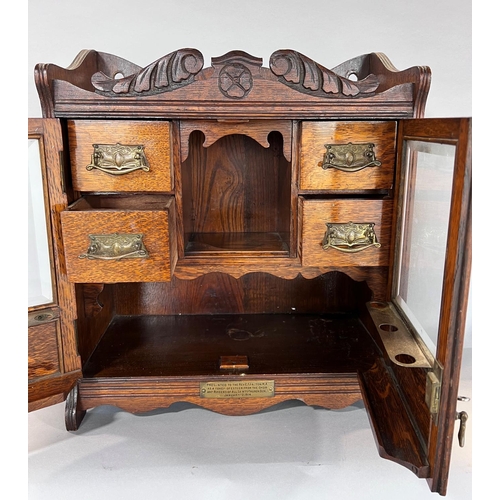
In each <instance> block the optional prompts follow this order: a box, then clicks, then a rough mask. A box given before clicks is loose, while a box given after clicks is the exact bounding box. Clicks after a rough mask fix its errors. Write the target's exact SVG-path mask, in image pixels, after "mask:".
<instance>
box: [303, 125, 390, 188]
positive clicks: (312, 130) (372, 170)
mask: <svg viewBox="0 0 500 500" xmlns="http://www.w3.org/2000/svg"><path fill="white" fill-rule="evenodd" d="M349 142H352V143H353V144H364V143H372V144H374V148H373V151H374V153H375V157H376V159H377V160H378V161H380V162H382V165H381V166H379V167H367V168H364V169H363V170H359V171H357V172H344V171H341V170H337V169H334V168H328V169H323V168H322V164H323V157H324V154H325V152H326V148H325V144H347V143H349ZM395 147H396V122H394V121H390V122H331V121H329V122H318V121H313V122H303V123H302V138H301V152H300V190H301V191H310V190H313V191H316V190H318V191H322V190H358V189H391V188H392V185H393V182H394V162H395Z"/></svg>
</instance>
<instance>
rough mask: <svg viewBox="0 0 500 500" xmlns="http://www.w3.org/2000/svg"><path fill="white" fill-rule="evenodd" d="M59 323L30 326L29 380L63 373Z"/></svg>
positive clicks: (52, 322)
mask: <svg viewBox="0 0 500 500" xmlns="http://www.w3.org/2000/svg"><path fill="white" fill-rule="evenodd" d="M58 325H59V321H58V320H56V321H51V322H49V323H44V324H40V325H37V326H28V379H29V380H31V379H34V378H36V377H43V376H46V375H52V374H54V373H59V372H60V371H61V368H60V365H59V349H58V343H57V329H58Z"/></svg>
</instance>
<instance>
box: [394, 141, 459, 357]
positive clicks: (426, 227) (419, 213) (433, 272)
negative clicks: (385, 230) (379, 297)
mask: <svg viewBox="0 0 500 500" xmlns="http://www.w3.org/2000/svg"><path fill="white" fill-rule="evenodd" d="M404 152H405V158H404V160H403V172H402V186H401V188H402V204H401V207H402V213H401V214H400V222H399V231H398V245H399V246H398V248H397V253H396V257H397V267H396V281H395V284H396V286H395V290H394V297H393V298H394V301H395V302H396V303H397V304H398V305H399V307H400V308H401V310H402V312H403V313H404V315H406V316H407V318H408V320H409V321H410V322H411V323H412V324H413V326H414V327H415V329H416V331H417V333H418V334H419V335H420V337H421V338H422V340H423V341H424V343H425V344H426V346H427V348H428V349H429V350H430V352H431V353H432V354H433V355H434V356H435V355H436V345H437V338H438V329H439V317H440V310H441V297H442V290H443V275H444V266H445V257H446V245H447V239H448V225H449V218H450V206H451V193H452V187H453V171H454V164H455V146H453V145H449V144H439V143H431V142H423V141H414V140H409V141H406V142H405V147H404Z"/></svg>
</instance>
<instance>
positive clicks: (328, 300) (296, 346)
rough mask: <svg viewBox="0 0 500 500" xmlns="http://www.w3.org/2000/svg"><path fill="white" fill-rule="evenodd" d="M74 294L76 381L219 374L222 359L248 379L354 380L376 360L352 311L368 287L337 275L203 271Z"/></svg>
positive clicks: (359, 306)
mask: <svg viewBox="0 0 500 500" xmlns="http://www.w3.org/2000/svg"><path fill="white" fill-rule="evenodd" d="M80 294H81V300H80V304H81V307H84V308H85V313H86V320H85V321H82V324H81V327H80V328H79V329H78V331H79V333H80V335H81V336H82V337H84V340H83V341H82V342H81V343H80V345H81V349H80V351H81V354H82V362H83V366H84V368H83V371H84V376H85V377H136V376H194V375H213V376H220V375H224V372H223V371H221V370H220V367H219V361H220V358H221V357H223V356H246V357H247V358H248V364H249V369H248V370H247V371H245V372H244V373H248V374H286V373H354V374H355V373H357V372H358V371H359V370H360V369H367V368H369V367H370V366H371V365H372V363H373V360H374V358H375V357H376V356H378V355H379V354H377V353H378V350H377V349H378V348H377V346H376V344H375V342H374V341H373V340H372V337H371V335H370V333H369V332H368V330H367V329H366V327H365V326H364V324H363V322H362V320H361V318H362V314H360V312H361V310H362V309H363V307H364V304H365V303H366V302H367V301H368V300H370V297H371V292H370V289H369V288H368V287H367V285H366V283H364V282H356V281H354V280H352V279H350V278H349V277H347V276H346V275H345V274H343V273H339V272H330V273H326V274H324V275H321V276H318V277H317V278H314V279H305V278H303V277H301V276H298V277H297V278H295V279H293V280H284V279H281V278H277V277H275V276H272V275H269V274H265V273H252V274H248V275H245V276H243V277H242V278H239V279H236V278H232V277H230V276H227V275H225V274H223V273H211V274H208V275H206V276H203V277H200V278H197V279H194V280H179V279H177V278H175V277H174V278H173V279H172V281H171V282H165V283H120V284H115V285H106V286H103V287H100V288H91V287H89V286H87V285H84V286H82V287H81V288H80ZM188 297H189V300H187V298H188ZM87 332H88V333H87ZM98 332H99V333H98ZM91 339H92V340H91Z"/></svg>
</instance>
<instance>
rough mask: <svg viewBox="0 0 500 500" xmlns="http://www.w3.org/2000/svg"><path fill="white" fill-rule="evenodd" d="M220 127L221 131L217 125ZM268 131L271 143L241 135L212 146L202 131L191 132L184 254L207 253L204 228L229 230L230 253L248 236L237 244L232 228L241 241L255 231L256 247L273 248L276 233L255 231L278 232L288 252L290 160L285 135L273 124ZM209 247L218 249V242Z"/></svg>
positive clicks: (184, 195)
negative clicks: (259, 235) (284, 148)
mask: <svg viewBox="0 0 500 500" xmlns="http://www.w3.org/2000/svg"><path fill="white" fill-rule="evenodd" d="M290 126H291V124H289V127H290ZM203 128H205V129H206V128H208V126H207V125H206V124H203ZM208 129H209V128H208ZM216 131H217V133H222V132H221V131H220V130H219V128H218V127H216ZM225 132H226V131H224V133H225ZM267 133H268V134H269V137H268V140H269V142H270V147H268V148H267V147H266V148H264V147H262V146H261V145H260V144H258V143H257V142H256V141H255V140H254V139H252V138H249V137H247V136H246V135H242V134H237V135H234V134H232V135H224V136H222V137H221V138H220V139H218V140H217V141H216V142H214V143H212V144H211V145H209V146H208V147H206V146H205V145H204V143H203V142H202V141H204V139H203V136H202V135H201V134H200V133H197V132H194V133H192V134H191V135H190V136H189V145H190V154H189V156H188V157H187V159H186V161H185V162H183V164H182V171H181V179H182V180H181V182H182V190H183V191H182V202H183V219H184V253H185V255H189V254H190V253H191V251H193V252H195V253H196V254H198V253H202V252H203V249H204V247H203V245H202V242H201V241H200V239H201V240H202V241H206V239H207V238H206V237H201V238H200V237H198V236H197V235H198V234H200V233H202V234H210V233H219V234H223V235H228V237H227V238H226V237H223V238H221V239H220V242H221V243H224V239H225V238H226V239H227V241H228V243H229V247H228V248H227V249H226V250H225V252H226V253H227V252H229V249H230V248H233V249H234V251H235V252H238V253H240V252H242V251H244V249H245V244H244V241H243V242H242V243H240V244H239V245H236V246H235V244H234V238H232V237H231V235H232V234H233V233H236V234H237V235H238V236H237V237H236V240H237V241H242V240H244V234H245V233H253V234H252V235H251V238H252V240H253V243H251V244H249V248H250V249H251V251H252V252H255V251H256V250H258V249H260V250H261V251H262V253H266V251H270V252H274V251H275V249H276V247H275V244H274V242H275V241H276V238H275V237H272V238H270V237H266V236H264V237H263V238H258V237H257V236H256V233H263V234H265V233H278V242H279V241H280V240H281V241H282V242H283V243H284V244H285V248H283V246H282V245H280V248H279V250H280V251H283V250H285V251H288V252H289V238H290V224H291V220H290V203H291V196H290V181H291V169H290V163H289V162H288V161H286V160H285V159H284V157H283V153H282V151H283V137H282V136H281V135H279V134H276V133H273V132H272V125H270V126H269V129H268V132H267ZM289 133H290V131H289ZM181 140H182V141H185V140H186V141H187V138H185V137H182V136H181ZM209 144H210V143H209ZM287 240H288V241H287ZM193 242H194V243H193ZM266 242H268V245H269V247H266ZM207 251H208V252H209V253H210V254H213V253H214V248H213V245H209V246H208V248H207Z"/></svg>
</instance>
